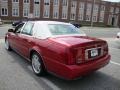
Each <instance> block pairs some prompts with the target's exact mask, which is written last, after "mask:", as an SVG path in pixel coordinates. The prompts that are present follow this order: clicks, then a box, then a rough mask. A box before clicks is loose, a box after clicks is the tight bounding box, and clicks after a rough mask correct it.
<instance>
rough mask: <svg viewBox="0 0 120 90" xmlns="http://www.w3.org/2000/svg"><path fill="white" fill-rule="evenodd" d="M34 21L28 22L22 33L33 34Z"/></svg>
mask: <svg viewBox="0 0 120 90" xmlns="http://www.w3.org/2000/svg"><path fill="white" fill-rule="evenodd" d="M33 25H34V24H33V23H27V24H26V25H25V26H24V28H23V30H22V31H21V33H22V34H26V35H32V33H33V32H32V28H33Z"/></svg>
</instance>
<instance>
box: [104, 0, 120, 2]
mask: <svg viewBox="0 0 120 90" xmlns="http://www.w3.org/2000/svg"><path fill="white" fill-rule="evenodd" d="M103 1H111V2H120V0H103Z"/></svg>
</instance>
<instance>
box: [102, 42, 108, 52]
mask: <svg viewBox="0 0 120 90" xmlns="http://www.w3.org/2000/svg"><path fill="white" fill-rule="evenodd" d="M106 53H108V44H107V43H106V44H105V45H103V54H106Z"/></svg>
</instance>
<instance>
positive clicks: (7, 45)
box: [5, 39, 12, 51]
mask: <svg viewBox="0 0 120 90" xmlns="http://www.w3.org/2000/svg"><path fill="white" fill-rule="evenodd" d="M5 48H6V50H8V51H11V50H12V49H11V47H10V44H9V42H8V40H7V39H6V40H5Z"/></svg>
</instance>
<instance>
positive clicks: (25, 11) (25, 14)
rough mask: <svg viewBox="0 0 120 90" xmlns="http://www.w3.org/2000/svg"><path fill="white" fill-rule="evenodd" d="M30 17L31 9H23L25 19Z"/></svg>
mask: <svg viewBox="0 0 120 90" xmlns="http://www.w3.org/2000/svg"><path fill="white" fill-rule="evenodd" d="M28 15H29V9H28V8H24V9H23V16H24V17H28Z"/></svg>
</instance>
